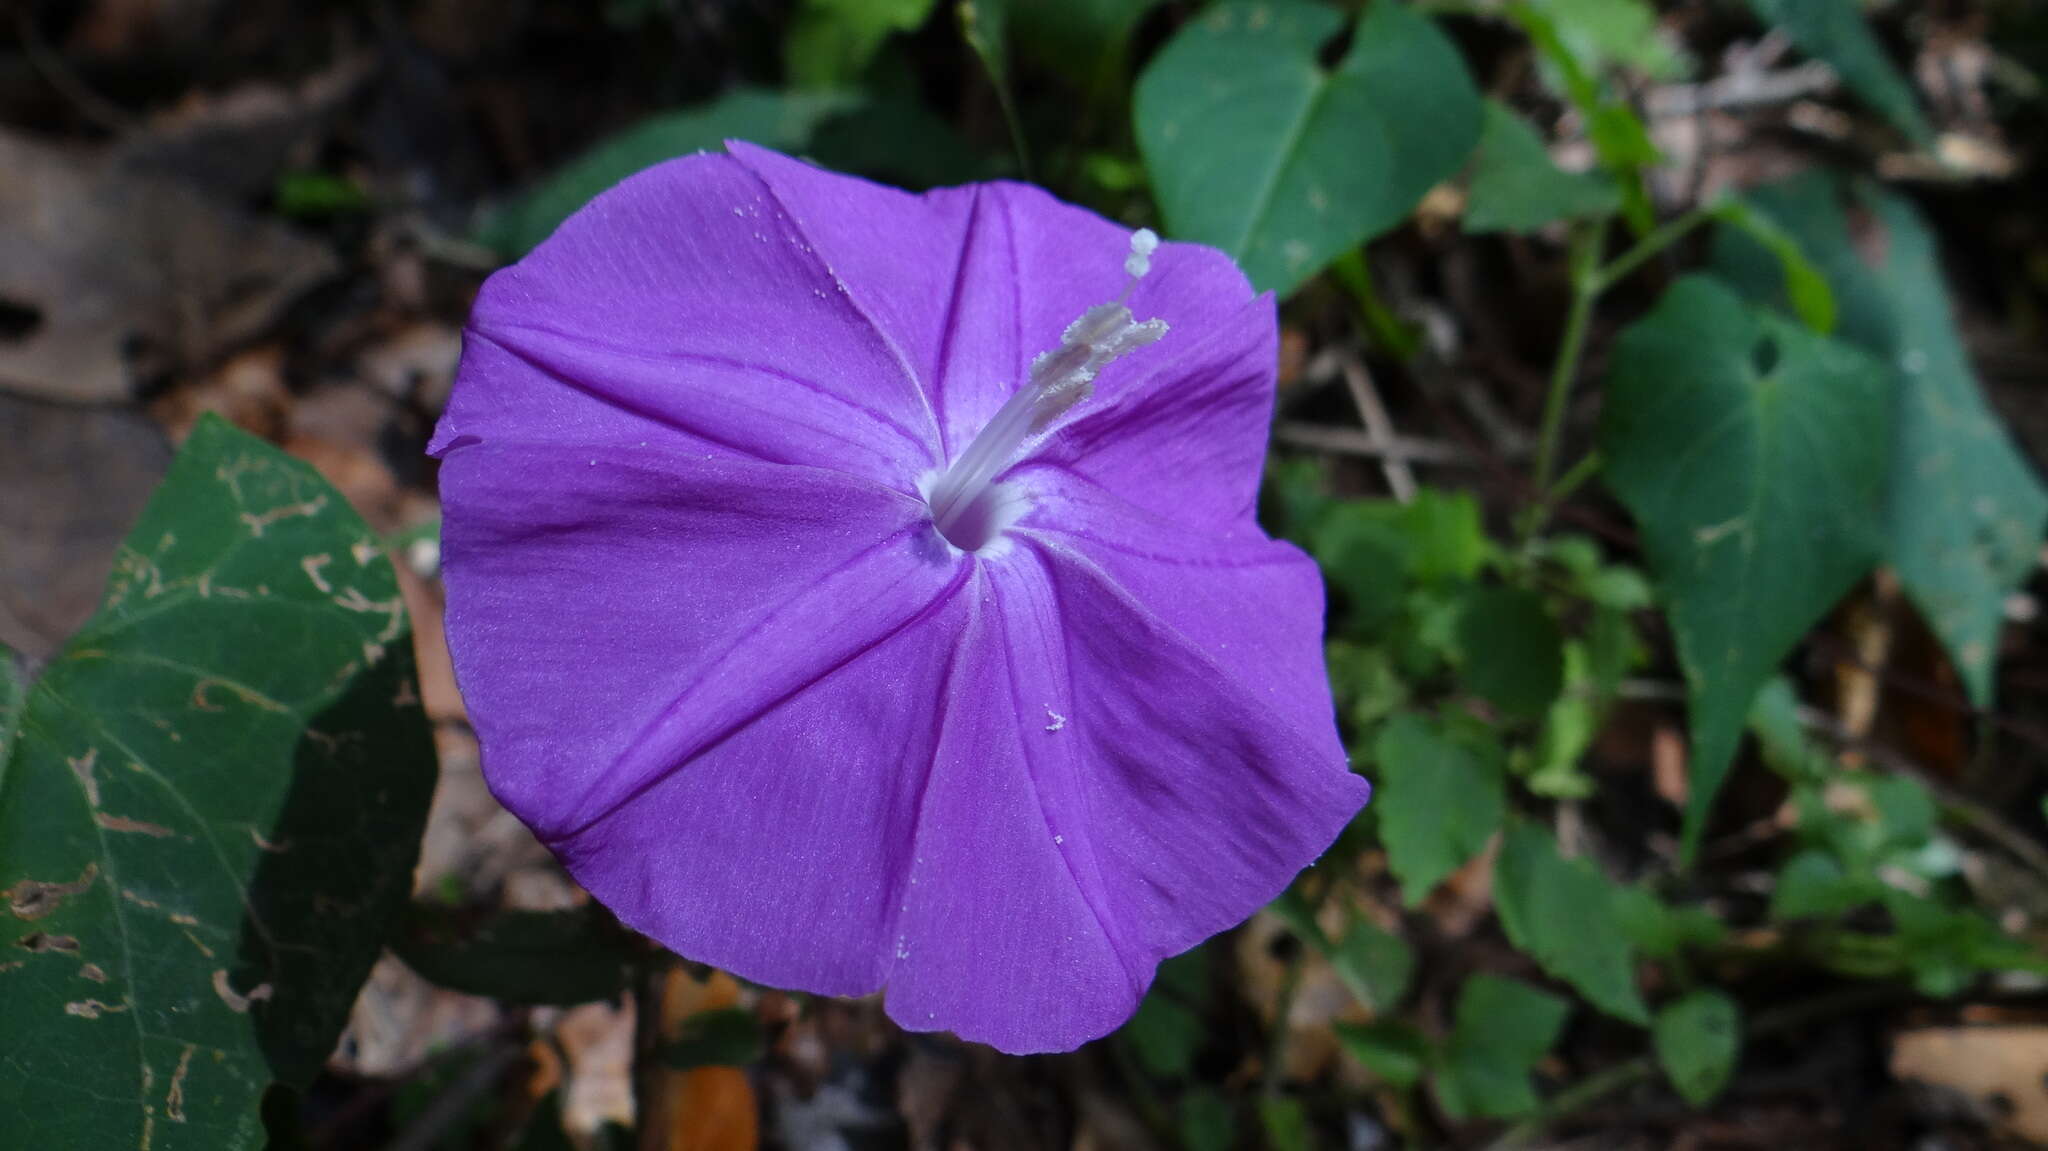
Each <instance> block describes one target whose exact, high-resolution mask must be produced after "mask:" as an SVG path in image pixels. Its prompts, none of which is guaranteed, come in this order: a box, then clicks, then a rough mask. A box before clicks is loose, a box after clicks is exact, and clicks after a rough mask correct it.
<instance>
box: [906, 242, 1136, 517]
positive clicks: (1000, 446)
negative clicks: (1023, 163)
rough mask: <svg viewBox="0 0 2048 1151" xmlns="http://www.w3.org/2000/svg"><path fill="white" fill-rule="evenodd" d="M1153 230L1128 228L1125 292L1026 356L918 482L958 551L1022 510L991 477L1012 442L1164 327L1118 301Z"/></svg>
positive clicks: (1018, 442)
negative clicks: (1023, 372)
mask: <svg viewBox="0 0 2048 1151" xmlns="http://www.w3.org/2000/svg"><path fill="white" fill-rule="evenodd" d="M1158 247H1159V237H1158V236H1157V235H1156V234H1155V233H1154V232H1153V231H1152V229H1150V228H1140V229H1138V230H1137V231H1136V232H1134V233H1132V234H1131V252H1130V255H1128V256H1126V257H1125V258H1124V271H1125V272H1128V273H1129V274H1130V277H1131V278H1130V280H1129V281H1128V282H1126V283H1125V285H1124V293H1123V295H1121V296H1118V297H1117V298H1116V299H1115V300H1112V301H1110V302H1109V303H1107V304H1097V305H1095V306H1094V307H1092V308H1090V309H1088V310H1087V311H1085V312H1083V313H1081V316H1080V318H1079V319H1077V320H1075V321H1074V322H1073V323H1071V324H1068V325H1067V330H1066V331H1065V332H1062V333H1061V334H1060V346H1059V347H1057V348H1054V349H1052V350H1051V351H1049V352H1043V353H1041V354H1040V355H1039V356H1038V357H1037V358H1036V359H1034V360H1032V361H1031V375H1030V377H1029V378H1028V379H1026V380H1025V382H1024V386H1022V387H1020V388H1018V389H1017V390H1016V391H1015V392H1012V393H1011V394H1010V398H1009V399H1008V400H1005V401H1004V402H1003V406H1002V407H1001V408H999V409H997V411H996V414H995V416H994V417H993V418H992V419H990V420H989V422H988V424H987V426H985V427H983V428H982V429H981V431H980V432H979V433H977V434H976V435H975V437H974V440H973V441H972V442H971V443H969V444H968V445H967V450H966V451H963V452H961V453H960V455H959V457H958V458H957V459H955V460H954V461H953V463H952V466H950V467H948V468H947V469H946V470H945V471H944V472H943V473H939V474H937V475H936V477H935V478H932V479H930V480H929V482H928V483H926V484H925V485H923V486H924V489H925V500H926V502H927V503H929V504H930V505H931V509H932V523H933V524H934V525H936V526H937V527H938V529H939V534H940V535H942V536H944V537H946V541H947V542H948V543H950V544H952V545H953V546H954V547H957V548H959V549H960V550H961V551H969V552H978V551H980V550H982V549H983V548H985V547H987V546H988V545H989V544H991V543H993V542H995V541H996V540H998V539H1000V538H1001V537H1002V534H1003V529H1005V528H1007V527H1009V526H1010V525H1011V524H1013V523H1015V522H1016V521H1017V517H1018V516H1019V515H1021V514H1022V513H1023V510H1024V501H1023V499H1022V497H1021V495H1019V494H1018V493H1016V492H1013V491H1010V490H1008V489H1007V488H1006V487H1005V486H1004V485H1002V484H998V483H995V482H993V481H994V480H995V478H996V476H997V475H999V474H1000V473H1001V472H1002V471H1003V469H1005V468H1007V467H1008V466H1009V465H1010V464H1011V463H1013V462H1014V461H1015V460H1016V459H1017V457H1018V454H1019V452H1018V449H1020V448H1022V447H1023V446H1024V442H1025V441H1026V440H1028V439H1030V438H1031V437H1033V436H1035V435H1038V434H1039V433H1040V432H1043V431H1044V430H1045V429H1046V428H1047V427H1048V426H1050V425H1051V424H1052V422H1053V421H1054V420H1056V419H1058V418H1059V417H1060V416H1061V415H1063V414H1065V412H1066V411H1067V409H1069V408H1071V407H1073V406H1074V405H1075V404H1078V403H1080V402H1081V401H1082V400H1085V399H1087V398H1088V396H1089V393H1091V392H1093V391H1094V390H1095V377H1096V376H1097V375H1099V374H1100V373H1101V371H1102V369H1103V368H1105V367H1108V366H1109V364H1110V362H1111V361H1113V360H1115V359H1117V358H1118V357H1120V356H1123V355H1125V354H1127V353H1129V352H1133V351H1136V350H1137V349H1139V348H1142V347H1144V346H1145V345H1147V344H1151V343H1155V342H1157V341H1158V339H1159V338H1160V337H1161V336H1164V335H1165V334H1166V321H1165V320H1161V319H1150V320H1146V321H1144V322H1143V323H1139V322H1138V321H1137V320H1136V318H1135V317H1133V316H1132V315H1131V310H1130V309H1129V308H1127V307H1125V306H1124V301H1125V300H1128V299H1130V297H1131V289H1132V288H1135V287H1137V285H1138V281H1139V280H1140V279H1141V278H1143V277H1144V275H1145V273H1147V272H1149V271H1151V270H1152V253H1153V252H1154V251H1155V250H1157V249H1158Z"/></svg>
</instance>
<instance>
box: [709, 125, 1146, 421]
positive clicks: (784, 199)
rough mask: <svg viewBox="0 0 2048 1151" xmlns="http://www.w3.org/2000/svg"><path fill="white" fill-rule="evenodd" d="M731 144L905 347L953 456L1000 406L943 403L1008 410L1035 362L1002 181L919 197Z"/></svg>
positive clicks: (864, 304) (740, 143) (854, 292)
mask: <svg viewBox="0 0 2048 1151" xmlns="http://www.w3.org/2000/svg"><path fill="white" fill-rule="evenodd" d="M726 146H727V147H728V148H730V149H731V150H732V154H733V157H734V158H735V159H737V160H738V161H739V162H740V163H742V164H745V165H746V166H747V168H748V169H749V170H750V171H752V172H753V173H754V174H755V175H757V176H759V177H760V178H761V179H762V180H763V181H764V182H765V183H766V184H767V185H768V187H769V189H770V190H771V191H773V192H774V194H775V198H776V200H777V201H779V202H780V203H781V204H782V206H783V208H784V210H785V211H787V212H788V213H789V214H790V217H791V218H792V219H793V220H795V221H796V222H797V223H798V225H799V226H801V227H802V228H803V229H804V232H805V234H806V235H808V236H809V237H810V238H811V242H812V243H813V244H815V245H817V249H818V252H819V253H820V254H821V255H822V256H824V258H825V259H826V260H827V261H828V262H830V263H831V265H832V267H833V268H834V269H835V270H837V271H838V272H839V274H840V275H841V277H842V278H844V279H845V281H846V283H847V285H848V291H849V292H850V293H851V294H852V296H853V298H854V299H855V300H857V301H859V302H860V304H861V306H862V307H863V308H865V309H866V310H867V312H868V313H869V314H870V315H872V316H873V317H874V318H875V322H876V323H877V324H878V325H879V326H881V327H882V328H883V329H884V330H886V331H888V332H889V333H890V335H891V337H892V338H893V339H894V341H895V342H896V344H897V346H899V347H901V348H902V349H903V350H904V353H905V355H906V356H907V358H908V359H909V360H910V362H911V363H912V364H913V365H914V366H915V368H916V370H917V373H918V378H919V379H921V380H923V381H924V382H925V387H926V391H927V392H928V393H929V394H930V395H931V396H932V399H933V404H934V407H936V408H937V409H938V411H939V413H940V417H941V430H942V432H943V438H944V446H945V448H946V456H947V458H949V459H950V458H951V457H952V456H954V455H957V454H958V453H959V452H960V451H961V450H962V449H964V448H965V447H966V446H967V442H968V441H969V440H970V439H972V438H973V436H974V433H975V432H977V431H979V430H981V426H982V425H983V424H985V423H987V422H988V417H989V416H990V415H991V414H993V412H994V411H995V408H994V407H986V408H985V410H984V405H982V404H980V403H978V402H976V403H967V404H962V403H959V402H957V401H949V399H948V398H947V397H948V396H949V395H950V394H953V393H956V392H964V393H965V394H967V395H970V396H974V397H976V398H977V399H978V398H979V397H980V396H981V395H982V394H983V393H984V392H986V393H989V394H993V395H995V396H996V403H997V404H998V405H999V404H1001V403H1002V397H1003V396H1005V395H1008V394H1009V392H1010V391H1011V390H1013V389H1014V388H1015V387H1016V386H1017V384H1018V383H1019V382H1020V381H1022V379H1023V378H1024V377H1023V368H1024V365H1025V363H1026V361H1027V360H1028V359H1029V355H1030V350H1028V349H1025V348H1024V347H1022V346H1021V344H1020V339H1021V336H1022V333H1021V331H1020V330H1019V327H1018V313H1017V298H1016V297H1017V267H1016V259H1015V255H1014V252H1013V247H1014V245H1013V244H1012V242H1011V238H1010V235H1009V226H1008V220H1007V217H1006V216H1005V215H1004V213H1003V212H1002V210H1001V208H1000V206H999V205H997V204H996V202H995V201H996V199H997V196H996V194H995V188H996V186H995V185H989V184H976V185H971V186H969V187H965V188H939V189H935V190H933V191H931V192H928V193H926V194H924V195H922V196H916V195H912V194H910V193H908V192H902V191H898V190H897V189H895V188H889V187H884V186H883V185H880V184H873V183H869V182H868V181H866V180H860V179H856V178H854V177H851V176H842V175H839V174H838V173H836V172H828V171H825V170H824V169H821V168H815V167H812V166H811V165H809V164H806V163H804V162H803V161H801V160H793V159H791V158H790V157H788V156H784V155H781V154H779V153H776V152H771V151H769V150H767V149H766V148H760V147H756V146H754V145H752V144H749V143H746V142H744V141H740V140H734V141H732V142H730V143H729V144H727V145H726ZM1119 243H1121V241H1119ZM1071 318H1072V317H1069V319H1071ZM1057 336H1058V332H1057V331H1056V332H1054V337H1055V338H1057Z"/></svg>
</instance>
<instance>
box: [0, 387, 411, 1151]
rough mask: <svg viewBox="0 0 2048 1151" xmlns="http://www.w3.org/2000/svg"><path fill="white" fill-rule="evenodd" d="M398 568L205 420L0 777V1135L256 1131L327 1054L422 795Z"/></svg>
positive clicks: (330, 498) (305, 485)
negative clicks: (277, 1087) (273, 1088)
mask: <svg viewBox="0 0 2048 1151" xmlns="http://www.w3.org/2000/svg"><path fill="white" fill-rule="evenodd" d="M418 698H419V697H418V694H417V692H416V691H415V689H414V685H413V678H412V643H411V635H410V633H409V631H408V629H407V625H406V616H405V611H404V607H403V605H402V603H401V601H400V599H399V596H398V589H397V585H396V582H395V576H394V573H393V572H392V570H391V567H390V564H389V563H388V562H387V561H386V560H385V558H384V555H383V553H382V551H381V550H379V548H378V547H377V545H376V542H375V540H374V539H373V538H372V537H371V535H370V532H369V529H368V528H367V527H365V526H364V524H363V523H362V521H361V520H359V519H358V518H356V516H355V514H354V513H353V512H351V511H350V510H349V508H348V505H347V504H346V503H345V502H343V500H342V498H341V496H340V495H339V494H337V493H336V492H335V491H334V489H332V488H330V487H329V486H328V485H327V484H326V482H325V481H323V480H321V479H320V478H319V476H318V475H316V474H315V473H314V472H313V470H312V469H311V468H310V467H308V466H306V465H305V464H303V463H300V462H298V461H296V460H293V459H291V458H289V457H287V456H285V455H284V454H283V453H281V452H279V451H278V450H277V449H275V448H272V447H270V446H269V445H267V444H265V443H263V442H262V441H260V440H257V439H255V438H253V437H251V436H248V435H246V434H244V433H242V432H239V431H236V430H234V429H232V428H230V427H229V426H228V425H227V424H225V423H223V422H221V421H220V420H219V419H217V418H215V417H211V416H208V417H206V418H204V419H202V420H201V421H200V422H199V424H198V426H197V427H196V428H195V429H194V430H193V432H192V435H191V438H190V439H189V440H188V441H187V443H186V445H185V448H184V450H183V451H182V452H180V453H179V455H178V457H177V460H176V462H175V463H174V464H173V465H172V467H171V471H170V474H169V476H168V477H167V478H166V479H165V480H164V483H163V486H162V487H161V488H160V489H159V490H158V492H157V494H156V497H155V498H154V499H153V500H152V501H151V502H150V505H149V508H148V510H147V511H145V512H144V513H143V516H142V520H141V522H140V523H138V524H137V525H136V527H135V529H134V531H133V532H132V533H131V534H130V535H129V537H128V541H127V543H126V544H125V545H124V546H123V548H122V550H121V553H120V555H119V557H118V559H117V560H116V564H115V570H114V575H113V578H112V579H111V580H110V581H109V584H108V588H107V595H106V599H105V601H104V602H103V604H102V605H101V608H100V611H99V613H98V614H97V615H95V616H94V617H93V618H92V620H91V621H90V622H88V623H87V624H86V626H85V627H84V629H83V630H81V631H80V632H79V633H78V634H77V635H76V636H75V637H74V638H73V639H72V641H71V642H70V644H68V645H67V646H66V647H65V649H64V650H63V651H62V652H61V653H60V654H59V655H58V656H57V658H56V659H55V660H54V661H52V662H51V663H50V665H49V666H48V667H47V668H45V669H44V671H43V674H42V676H41V678H40V679H39V680H38V681H37V682H36V684H35V685H34V687H32V688H31V689H30V691H29V695H28V699H27V702H26V706H25V707H24V709H23V712H22V716H21V726H20V734H19V737H18V739H17V741H16V743H15V746H14V747H13V749H12V752H11V755H10V756H9V758H8V760H7V762H6V765H5V772H4V775H0V889H4V890H5V893H6V895H7V900H8V911H7V914H8V915H9V917H10V919H9V922H10V924H11V928H12V939H11V943H12V946H11V947H10V948H9V949H8V954H9V955H10V956H12V958H11V959H10V960H8V961H7V963H8V966H9V967H10V968H13V970H10V971H8V972H7V974H6V976H5V978H6V980H7V997H8V1007H7V1025H6V1027H4V1028H0V1064H5V1065H11V1066H16V1067H25V1066H34V1067H37V1068H39V1069H40V1070H39V1073H38V1074H37V1075H35V1076H33V1077H30V1076H8V1077H5V1078H0V1129H4V1130H6V1131H7V1132H8V1135H9V1142H15V1143H18V1144H20V1145H22V1146H43V1147H152V1148H154V1149H155V1151H181V1149H184V1148H192V1149H202V1151H222V1149H233V1148H245V1147H255V1146H259V1145H261V1143H262V1141H263V1126H262V1123H261V1122H260V1120H259V1111H258V1108H259V1103H260V1101H261V1099H262V1097H263V1094H264V1090H265V1089H266V1088H267V1087H268V1086H269V1085H270V1084H271V1083H272V1082H273V1081H276V1082H283V1083H286V1084H294V1085H303V1084H305V1083H306V1082H307V1081H309V1080H310V1079H311V1078H312V1076H313V1073H314V1072H315V1071H316V1070H317V1069H318V1068H319V1067H320V1065H321V1063H322V1062H323V1061H324V1060H325V1059H326V1058H327V1055H328V1052H329V1051H331V1050H332V1049H333V1047H334V1042H335V1037H336V1035H337V1034H338V1033H339V1032H340V1030H341V1025H342V1022H343V1020H344V1019H345V1018H346V1016H347V1013H348V1009H349V1005H350V1003H351V1002H353V1001H354V999H355V995H356V989H357V987H358V986H359V985H360V984H361V983H362V981H363V978H364V976H365V975H366V974H367V973H368V971H369V968H370V963H371V961H372V960H374V959H375V958H376V955H377V950H378V947H379V944H380V943H381V941H382V939H383V937H384V934H385V931H386V928H387V927H388V925H389V923H390V920H391V918H392V916H393V915H394V914H395V913H396V912H397V911H398V910H399V909H400V907H402V906H403V901H404V900H405V898H406V896H407V893H408V891H409V889H410V886H411V880H412V867H413V861H414V860H415V858H416V857H417V855H418V852H419V839H420V833H421V829H422V826H423V824H424V822H425V816H426V805H427V799H428V796H429V794H430V793H431V791H432V789H433V786H434V778H435V770H434V760H433V748H432V745H431V743H430V742H429V739H428V734H427V724H426V719H425V716H424V714H423V713H422V712H421V710H420V707H419V704H418Z"/></svg>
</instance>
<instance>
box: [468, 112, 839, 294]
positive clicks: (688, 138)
mask: <svg viewBox="0 0 2048 1151" xmlns="http://www.w3.org/2000/svg"><path fill="white" fill-rule="evenodd" d="M859 103H860V99H859V97H856V96H852V95H849V94H847V93H844V92H770V91H764V90H762V89H757V88H735V89H733V90H732V91H730V92H728V93H726V94H725V95H723V96H720V97H719V98H718V99H717V100H714V101H712V102H711V103H709V104H704V105H701V106H698V107H694V108H682V109H678V110H676V111H674V112H667V113H664V114H662V115H659V116H652V117H649V118H648V119H646V120H643V121H641V122H640V123H638V124H635V125H634V126H633V127H631V128H628V129H626V130H625V131H623V132H620V133H618V134H617V135H614V136H611V137H608V138H607V139H605V140H602V141H600V142H599V143H598V144H597V145H595V146H594V147H592V148H591V149H590V150H589V151H588V152H585V153H584V154H583V155H582V156H580V157H578V158H577V159H575V160H572V161H570V162H569V163H567V164H565V165H563V166H562V167H560V168H558V169H556V170H555V171H554V173H553V174H551V175H550V176H549V177H548V178H547V179H546V180H545V181H543V182H542V183H541V184H540V186H538V187H536V188H534V189H533V190H532V191H530V192H527V193H526V194H524V195H522V196H520V197H518V198H516V199H514V200H511V201H509V202H507V203H505V204H501V205H499V206H498V207H497V208H495V209H493V210H491V211H489V212H487V213H485V214H484V216H483V218H482V219H481V220H480V221H479V222H478V224H477V227H476V230H475V233H474V237H475V239H476V242H477V243H479V244H482V245H484V246H486V247H488V248H490V249H492V250H493V251H495V252H497V253H498V254H499V255H501V256H504V257H505V258H507V259H513V258H516V257H519V256H523V255H525V254H526V253H527V252H529V251H531V250H532V249H533V248H534V246H535V245H537V244H539V243H540V242H541V241H542V240H545V239H547V238H548V236H549V235H551V234H552V233H553V232H554V230H555V228H556V227H557V226H558V225H560V224H561V222H562V221H563V220H566V219H568V218H569V216H570V215H571V214H572V213H574V212H575V211H576V209H578V208H581V207H582V206H583V205H585V204H587V203H589V202H590V199H591V197H593V196H595V195H597V194H598V193H599V192H602V191H604V190H605V189H606V188H609V187H611V186H612V185H613V184H616V183H618V182H619V181H620V180H623V179H625V178H626V177H628V176H630V175H632V174H633V173H635V172H638V171H640V170H642V169H644V168H651V167H653V166H654V165H656V164H659V163H661V162H662V161H664V160H673V159H675V158H676V157H678V156H687V155H689V154H691V153H692V152H705V151H716V150H718V149H721V148H723V147H724V146H725V142H726V141H727V140H748V141H751V142H753V143H755V144H759V145H761V146H762V147H764V148H776V149H779V150H781V151H785V152H800V151H802V150H803V149H804V147H805V145H806V144H807V143H809V141H810V139H811V135H812V133H813V132H815V131H817V129H818V127H819V125H821V124H823V123H824V122H825V121H826V120H827V119H828V118H829V117H831V116H834V115H836V114H838V113H841V112H845V111H848V110H850V109H852V108H854V107H855V106H857V105H858V104H859Z"/></svg>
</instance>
